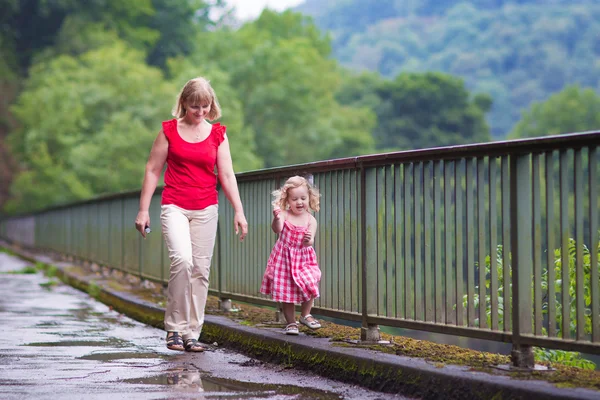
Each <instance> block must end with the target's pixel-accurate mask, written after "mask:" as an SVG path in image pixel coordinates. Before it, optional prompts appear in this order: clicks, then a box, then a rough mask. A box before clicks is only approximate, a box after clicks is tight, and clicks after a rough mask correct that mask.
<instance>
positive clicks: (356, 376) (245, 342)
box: [15, 250, 600, 400]
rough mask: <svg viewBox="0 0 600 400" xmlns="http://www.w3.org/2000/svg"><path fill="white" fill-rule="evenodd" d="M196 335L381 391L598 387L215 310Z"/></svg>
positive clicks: (526, 393)
mask: <svg viewBox="0 0 600 400" xmlns="http://www.w3.org/2000/svg"><path fill="white" fill-rule="evenodd" d="M15 252H16V253H17V254H18V255H19V256H21V257H23V258H25V259H27V260H29V261H31V262H41V263H44V264H52V265H55V266H57V268H58V271H57V275H58V277H59V278H60V279H61V280H62V281H64V282H65V283H67V284H69V285H71V286H73V287H75V288H77V289H79V290H82V291H85V292H87V293H90V292H92V293H93V296H94V297H95V298H96V299H98V300H99V301H101V302H103V303H105V304H107V305H109V306H111V307H113V308H114V309H115V310H117V311H119V312H121V313H123V314H126V315H128V316H130V317H131V318H133V319H136V320H138V321H140V322H143V323H146V324H148V325H152V326H156V327H161V328H162V320H163V316H164V309H163V308H161V307H158V306H156V305H154V304H152V303H150V302H147V301H145V300H143V299H140V298H138V297H136V296H133V295H131V294H129V293H124V292H117V291H114V290H111V289H108V288H105V287H99V286H98V285H96V284H95V283H94V282H93V281H94V280H93V279H91V278H88V277H81V276H77V275H76V274H73V273H70V272H68V271H67V270H66V267H68V266H70V265H69V264H66V263H64V262H57V261H54V260H52V259H51V258H49V257H47V256H40V255H36V254H32V253H29V252H24V251H23V250H16V251H15ZM94 285H95V286H94ZM201 340H202V341H203V342H206V343H214V342H217V343H218V344H219V346H224V347H227V348H232V349H235V350H238V351H240V352H243V353H245V354H247V355H249V356H252V357H255V358H257V359H260V360H263V361H269V362H277V363H284V364H287V365H290V366H293V367H296V368H303V369H307V370H311V371H313V372H315V373H317V374H320V375H322V376H326V377H328V378H332V379H337V380H341V381H345V382H350V383H354V384H357V385H360V386H364V387H367V388H369V389H373V390H377V391H381V392H385V393H399V394H403V395H407V396H415V397H419V398H423V399H440V398H444V399H461V400H462V399H527V400H537V399H540V400H542V399H544V400H546V399H557V400H558V399H573V400H575V399H577V400H585V399H590V400H591V399H595V400H598V399H600V392H596V391H593V390H589V389H580V388H575V389H566V388H557V387H556V386H554V385H552V384H550V383H548V382H545V381H538V380H517V379H512V378H510V377H507V376H502V375H492V374H488V373H485V372H478V371H471V370H469V368H468V367H462V366H455V365H444V366H443V367H442V368H438V367H436V366H434V365H432V364H430V363H428V362H426V361H424V360H422V359H417V358H409V357H404V356H397V355H393V354H386V353H381V352H376V351H372V350H368V349H363V348H353V347H341V346H339V344H338V345H336V344H335V343H332V342H330V341H329V340H328V339H318V338H314V337H310V336H306V335H302V334H301V335H299V336H295V337H294V336H286V335H284V334H283V333H281V331H280V330H279V329H271V328H255V327H250V326H244V325H241V324H238V323H236V322H235V321H232V320H231V319H229V318H226V317H221V316H214V315H206V318H205V325H204V329H203V332H202V335H201Z"/></svg>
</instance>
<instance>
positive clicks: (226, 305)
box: [219, 299, 231, 312]
mask: <svg viewBox="0 0 600 400" xmlns="http://www.w3.org/2000/svg"><path fill="white" fill-rule="evenodd" d="M219 308H220V309H221V311H223V312H229V311H231V299H220V300H219Z"/></svg>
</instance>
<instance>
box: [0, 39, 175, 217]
mask: <svg viewBox="0 0 600 400" xmlns="http://www.w3.org/2000/svg"><path fill="white" fill-rule="evenodd" d="M144 58H145V54H144V53H142V52H138V51H134V50H131V49H130V48H129V47H128V46H127V45H126V44H125V43H123V42H120V41H117V42H115V43H114V44H113V45H112V46H110V47H103V48H100V49H97V50H94V51H90V52H87V53H83V54H81V55H80V56H77V57H72V56H67V55H63V56H59V57H56V58H54V59H52V60H50V61H48V62H41V63H39V64H36V65H34V66H33V67H32V68H31V71H30V77H29V79H28V80H27V82H26V85H25V88H24V91H23V92H22V93H21V95H20V96H19V98H18V100H17V102H16V104H15V105H14V106H13V108H12V111H13V114H14V115H15V116H16V118H17V119H18V122H19V125H20V129H19V130H17V131H14V132H13V133H11V135H10V136H9V141H10V144H11V147H12V149H13V152H14V154H16V156H17V158H18V159H19V161H20V162H21V166H22V172H21V173H20V174H19V175H18V176H17V178H16V179H15V181H14V182H13V185H12V187H11V194H12V199H11V201H10V202H9V203H7V205H6V209H7V211H11V212H14V211H23V210H31V209H32V208H36V209H37V208H40V207H44V206H48V205H51V204H55V203H56V202H64V201H70V200H77V199H83V198H87V197H89V196H90V195H97V194H100V193H105V192H115V191H120V190H127V189H135V188H138V187H139V185H140V183H141V179H142V176H143V170H144V165H145V161H146V158H147V154H148V151H149V149H150V146H151V145H152V141H153V139H154V138H155V137H156V134H157V133H158V130H159V129H160V122H161V121H162V120H165V119H167V118H169V110H170V109H171V107H172V103H173V100H174V99H173V98H174V95H173V94H174V93H175V92H176V90H177V88H176V87H174V86H173V85H172V84H170V83H167V82H166V81H164V78H163V75H162V73H161V71H160V70H158V69H156V68H152V67H148V66H147V65H146V64H145V62H144Z"/></svg>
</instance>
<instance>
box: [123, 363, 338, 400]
mask: <svg viewBox="0 0 600 400" xmlns="http://www.w3.org/2000/svg"><path fill="white" fill-rule="evenodd" d="M122 382H124V383H132V384H144V385H164V386H173V387H175V388H177V389H180V390H184V391H191V392H202V394H203V398H207V399H209V398H224V397H227V398H228V399H244V398H270V397H274V396H277V395H280V396H281V395H284V396H293V398H294V399H297V400H309V399H315V400H317V399H318V400H333V399H338V400H339V398H340V395H339V394H337V393H333V392H327V391H324V390H319V389H314V388H302V387H299V386H293V385H273V384H262V383H253V382H241V381H234V380H231V379H224V378H215V377H213V376H210V375H208V374H205V373H203V372H200V371H193V370H192V371H189V370H184V371H182V370H177V371H167V373H166V374H163V375H155V376H150V377H145V378H133V379H124V380H122Z"/></svg>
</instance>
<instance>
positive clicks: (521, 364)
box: [510, 346, 535, 369]
mask: <svg viewBox="0 0 600 400" xmlns="http://www.w3.org/2000/svg"><path fill="white" fill-rule="evenodd" d="M510 359H511V361H512V365H513V366H514V367H518V368H528V369H529V368H533V367H534V366H535V360H534V358H533V349H532V348H531V346H515V347H513V349H512V351H511V352H510Z"/></svg>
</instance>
